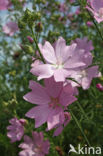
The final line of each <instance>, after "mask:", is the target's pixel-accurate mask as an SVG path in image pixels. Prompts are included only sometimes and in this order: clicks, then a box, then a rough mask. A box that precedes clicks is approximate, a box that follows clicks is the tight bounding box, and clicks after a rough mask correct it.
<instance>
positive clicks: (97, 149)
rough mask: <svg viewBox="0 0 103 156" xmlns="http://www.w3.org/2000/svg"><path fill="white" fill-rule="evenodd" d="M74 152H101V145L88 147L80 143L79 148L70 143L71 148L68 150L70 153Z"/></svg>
mask: <svg viewBox="0 0 103 156" xmlns="http://www.w3.org/2000/svg"><path fill="white" fill-rule="evenodd" d="M71 152H74V153H76V154H77V155H78V154H95V155H96V154H97V155H98V154H101V147H88V146H87V145H85V146H84V147H81V145H80V144H78V150H76V149H75V147H74V146H73V145H71V144H70V150H69V151H68V154H69V153H71Z"/></svg>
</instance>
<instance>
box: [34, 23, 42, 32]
mask: <svg viewBox="0 0 103 156" xmlns="http://www.w3.org/2000/svg"><path fill="white" fill-rule="evenodd" d="M35 30H36V31H37V32H41V31H42V30H43V26H42V23H40V22H39V23H38V24H37V25H36V26H35Z"/></svg>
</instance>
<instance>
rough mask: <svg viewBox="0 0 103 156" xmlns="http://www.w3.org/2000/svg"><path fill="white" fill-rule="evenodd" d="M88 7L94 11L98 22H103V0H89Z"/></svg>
mask: <svg viewBox="0 0 103 156" xmlns="http://www.w3.org/2000/svg"><path fill="white" fill-rule="evenodd" d="M88 2H89V6H87V9H88V10H89V11H91V12H92V14H93V16H94V18H95V19H96V21H97V22H98V23H100V22H103V0H99V1H98V0H88Z"/></svg>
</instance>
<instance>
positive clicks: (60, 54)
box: [31, 37, 85, 82]
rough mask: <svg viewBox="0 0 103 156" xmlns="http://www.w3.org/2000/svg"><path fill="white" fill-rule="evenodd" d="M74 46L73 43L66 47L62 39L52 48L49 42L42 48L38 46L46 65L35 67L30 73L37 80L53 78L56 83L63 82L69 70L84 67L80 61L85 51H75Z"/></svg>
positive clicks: (69, 72)
mask: <svg viewBox="0 0 103 156" xmlns="http://www.w3.org/2000/svg"><path fill="white" fill-rule="evenodd" d="M76 46H77V44H75V43H74V44H72V45H70V46H66V43H65V40H64V39H63V38H62V37H60V38H59V39H58V40H57V41H56V43H55V44H54V47H53V46H52V45H51V44H50V43H49V42H45V44H44V45H43V46H42V45H40V44H39V48H40V50H41V53H42V55H43V57H44V59H45V62H46V64H39V65H36V66H35V67H33V68H32V69H31V72H32V73H33V74H34V75H36V76H38V80H40V79H44V78H50V77H51V76H54V79H55V81H56V82H59V81H65V79H66V78H67V77H68V76H69V75H70V74H71V70H73V69H75V68H78V67H82V66H84V65H85V63H84V62H83V61H82V59H81V58H82V56H83V55H84V52H85V51H84V50H81V49H79V50H77V48H76Z"/></svg>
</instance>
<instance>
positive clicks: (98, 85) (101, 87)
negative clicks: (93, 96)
mask: <svg viewBox="0 0 103 156" xmlns="http://www.w3.org/2000/svg"><path fill="white" fill-rule="evenodd" d="M96 87H97V88H98V90H100V91H103V86H102V85H101V84H100V83H98V84H96Z"/></svg>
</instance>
